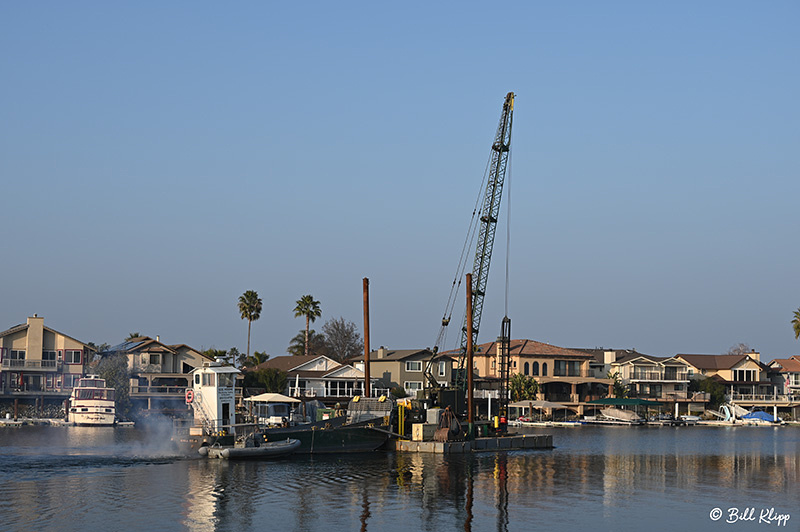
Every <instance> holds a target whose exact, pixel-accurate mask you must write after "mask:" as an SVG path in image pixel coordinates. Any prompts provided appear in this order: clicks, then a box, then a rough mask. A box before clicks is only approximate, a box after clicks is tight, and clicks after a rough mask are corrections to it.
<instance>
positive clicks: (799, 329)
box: [792, 308, 800, 340]
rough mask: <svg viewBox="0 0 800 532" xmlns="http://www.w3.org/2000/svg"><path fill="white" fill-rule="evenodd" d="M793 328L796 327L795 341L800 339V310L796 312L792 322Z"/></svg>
mask: <svg viewBox="0 0 800 532" xmlns="http://www.w3.org/2000/svg"><path fill="white" fill-rule="evenodd" d="M792 327H794V339H795V340H797V339H798V338H800V308H798V309H797V310H795V311H794V319H793V320H792Z"/></svg>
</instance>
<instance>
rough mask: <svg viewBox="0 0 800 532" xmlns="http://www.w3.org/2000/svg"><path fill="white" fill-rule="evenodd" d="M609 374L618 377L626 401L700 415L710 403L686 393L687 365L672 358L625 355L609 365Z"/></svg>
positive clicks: (697, 394)
mask: <svg viewBox="0 0 800 532" xmlns="http://www.w3.org/2000/svg"><path fill="white" fill-rule="evenodd" d="M611 373H612V374H614V373H616V374H618V375H619V377H620V379H621V381H622V383H623V384H624V385H625V386H627V388H628V395H629V397H632V398H640V399H651V400H655V401H662V402H667V403H673V404H675V405H676V411H679V412H683V411H698V410H699V411H702V410H703V409H704V408H705V405H706V403H707V402H708V400H709V399H710V396H709V395H708V394H706V393H703V392H690V391H689V382H690V374H689V365H688V364H687V363H686V362H685V361H683V360H680V359H678V358H676V357H655V356H650V355H643V354H641V353H635V352H634V353H628V354H625V355H623V356H622V357H620V358H618V359H617V360H615V361H614V362H612V363H611ZM684 405H685V408H683V406H684Z"/></svg>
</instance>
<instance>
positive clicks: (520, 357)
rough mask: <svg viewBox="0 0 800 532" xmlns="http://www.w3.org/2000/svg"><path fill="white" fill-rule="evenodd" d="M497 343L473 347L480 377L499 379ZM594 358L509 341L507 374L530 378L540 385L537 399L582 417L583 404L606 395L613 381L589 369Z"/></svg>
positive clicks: (564, 349) (580, 352)
mask: <svg viewBox="0 0 800 532" xmlns="http://www.w3.org/2000/svg"><path fill="white" fill-rule="evenodd" d="M499 357H500V344H499V343H498V342H489V343H485V344H480V345H478V346H477V347H476V352H475V354H474V355H473V362H474V368H475V371H476V372H477V374H478V375H479V376H480V377H487V378H498V377H499V376H500V373H499V366H500V364H499ZM592 361H594V357H593V356H592V355H590V354H588V353H584V352H582V351H578V350H575V349H567V348H565V347H558V346H554V345H550V344H545V343H542V342H536V341H534V340H511V342H510V346H509V364H510V375H512V376H513V375H514V374H516V373H519V374H521V375H525V376H530V377H533V378H534V379H535V380H536V382H537V383H538V384H539V393H538V395H537V399H539V400H544V401H551V402H555V403H561V404H563V405H566V406H568V407H569V408H571V409H572V410H574V411H575V412H577V413H578V414H582V413H583V410H584V405H585V403H586V402H588V401H591V400H594V399H600V398H603V397H606V396H608V393H609V387H610V386H611V385H612V384H613V380H612V379H608V378H605V377H598V376H596V375H595V371H594V370H593V369H592V368H591V367H590V364H591V362H592Z"/></svg>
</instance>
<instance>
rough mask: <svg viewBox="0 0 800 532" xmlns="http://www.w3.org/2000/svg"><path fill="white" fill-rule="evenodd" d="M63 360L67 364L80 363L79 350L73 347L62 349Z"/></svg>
mask: <svg viewBox="0 0 800 532" xmlns="http://www.w3.org/2000/svg"><path fill="white" fill-rule="evenodd" d="M64 362H65V363H67V364H80V363H81V352H80V351H78V350H75V349H67V350H66V351H64Z"/></svg>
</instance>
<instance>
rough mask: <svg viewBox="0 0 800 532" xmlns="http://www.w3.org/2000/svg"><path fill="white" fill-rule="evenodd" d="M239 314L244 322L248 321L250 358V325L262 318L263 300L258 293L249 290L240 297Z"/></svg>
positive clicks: (248, 353) (248, 350) (248, 354)
mask: <svg viewBox="0 0 800 532" xmlns="http://www.w3.org/2000/svg"><path fill="white" fill-rule="evenodd" d="M239 314H241V316H242V319H243V320H247V354H246V355H245V357H249V356H250V325H251V324H252V323H253V322H254V321H256V320H257V319H258V318H260V317H261V298H260V297H258V292H256V291H255V290H248V291H247V292H245V293H244V294H242V295H240V296H239Z"/></svg>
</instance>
